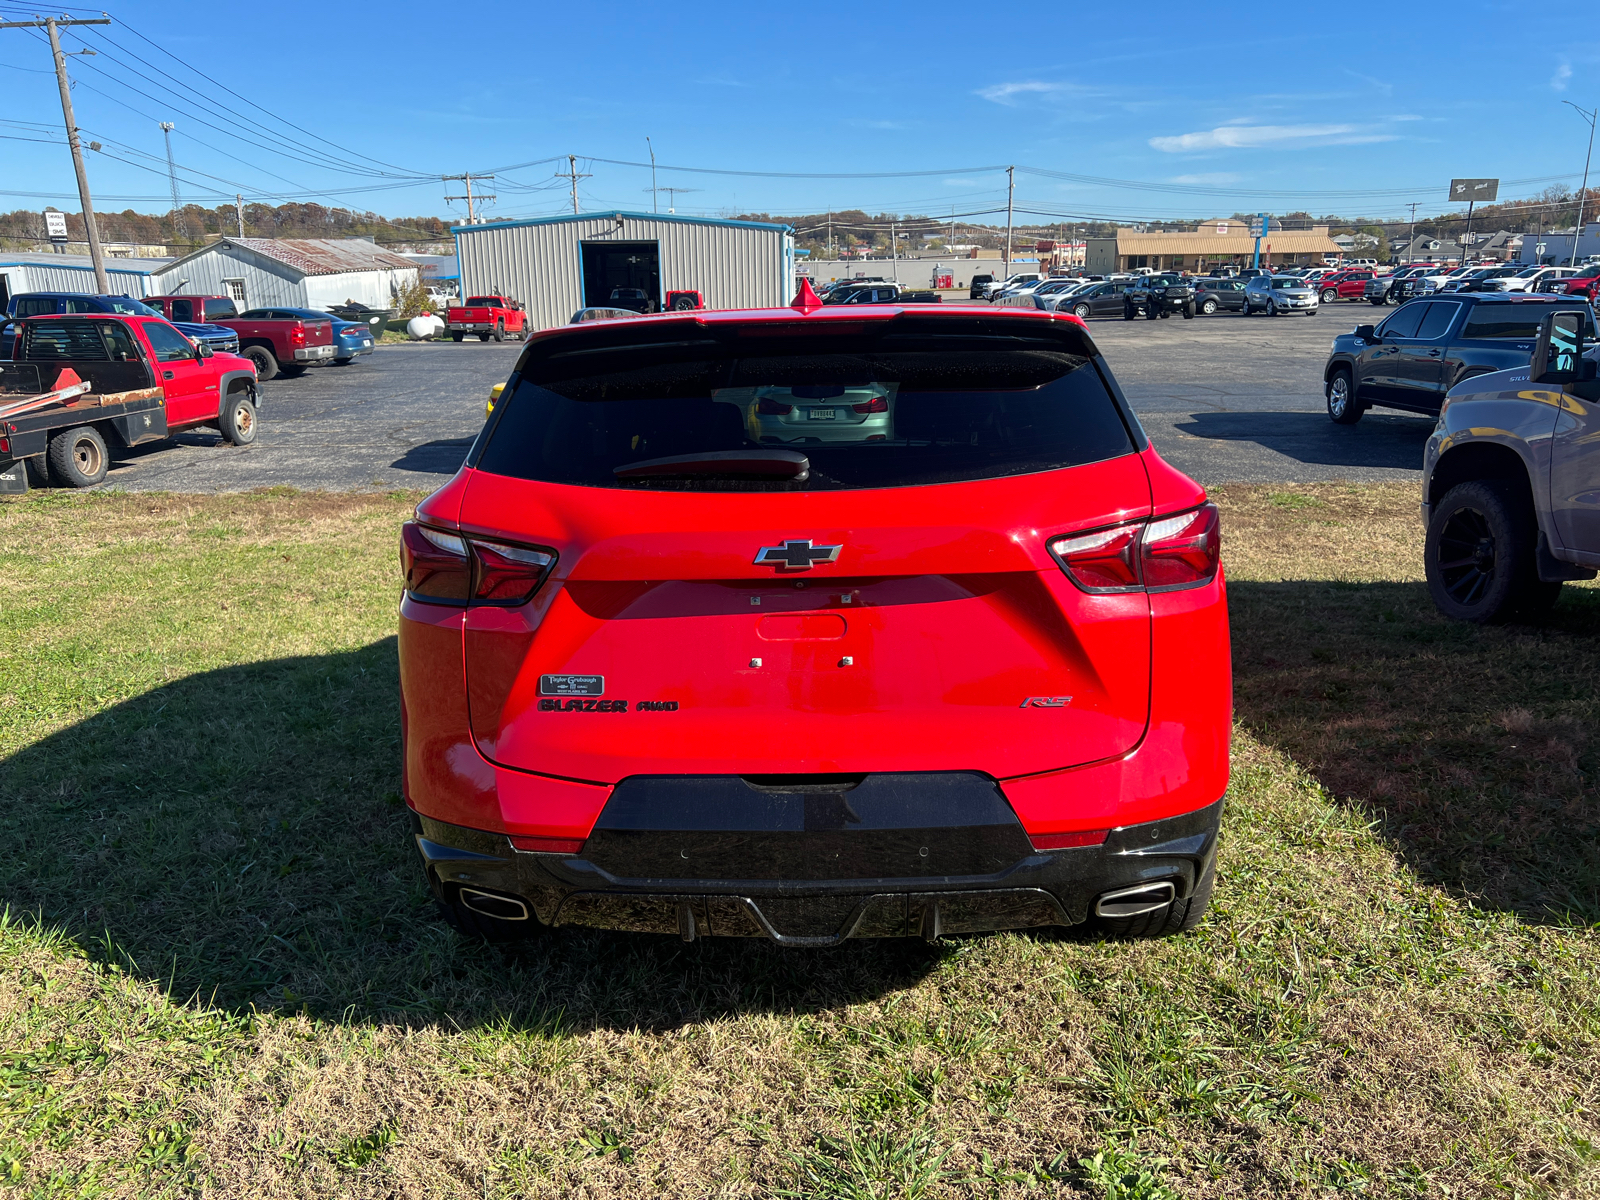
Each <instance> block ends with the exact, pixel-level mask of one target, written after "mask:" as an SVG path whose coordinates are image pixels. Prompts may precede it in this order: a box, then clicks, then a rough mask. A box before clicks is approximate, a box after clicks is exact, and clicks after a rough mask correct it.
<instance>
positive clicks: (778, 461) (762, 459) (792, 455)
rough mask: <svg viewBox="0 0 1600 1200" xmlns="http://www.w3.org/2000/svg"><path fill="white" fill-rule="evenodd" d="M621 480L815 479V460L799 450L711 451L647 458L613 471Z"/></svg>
mask: <svg viewBox="0 0 1600 1200" xmlns="http://www.w3.org/2000/svg"><path fill="white" fill-rule="evenodd" d="M611 473H612V474H613V475H615V476H616V477H617V478H618V479H670V478H682V477H684V476H703V475H715V476H719V477H721V478H725V479H793V480H794V481H795V482H797V483H804V482H805V481H806V480H807V479H809V478H810V477H811V460H810V459H809V458H807V457H806V456H805V455H804V454H801V453H800V452H799V451H798V450H710V451H707V452H706V453H704V454H675V455H673V456H672V457H670V458H647V459H644V460H643V461H641V462H635V463H625V464H624V465H622V466H620V467H613V468H611Z"/></svg>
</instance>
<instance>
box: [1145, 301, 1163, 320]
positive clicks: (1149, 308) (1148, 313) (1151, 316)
mask: <svg viewBox="0 0 1600 1200" xmlns="http://www.w3.org/2000/svg"><path fill="white" fill-rule="evenodd" d="M1165 315H1166V314H1165V313H1161V312H1157V311H1156V306H1155V305H1154V304H1150V305H1146V306H1145V310H1144V319H1145V320H1146V321H1156V320H1160V318H1161V317H1163V316H1165Z"/></svg>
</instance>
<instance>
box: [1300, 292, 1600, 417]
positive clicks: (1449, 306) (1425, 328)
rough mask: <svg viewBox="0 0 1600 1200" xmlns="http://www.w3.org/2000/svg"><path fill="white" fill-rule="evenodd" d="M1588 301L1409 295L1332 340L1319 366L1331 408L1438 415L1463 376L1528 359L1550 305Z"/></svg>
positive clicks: (1577, 305) (1352, 413)
mask: <svg viewBox="0 0 1600 1200" xmlns="http://www.w3.org/2000/svg"><path fill="white" fill-rule="evenodd" d="M1559 309H1575V310H1580V311H1582V312H1583V313H1585V314H1587V315H1586V318H1585V319H1586V320H1587V321H1588V322H1589V323H1590V325H1591V326H1592V324H1593V321H1594V317H1593V313H1592V312H1591V310H1590V308H1589V305H1588V302H1587V301H1585V300H1583V299H1582V298H1580V297H1573V298H1571V299H1567V298H1565V297H1562V296H1551V295H1544V294H1535V295H1523V294H1520V293H1513V294H1511V295H1505V294H1498V295H1497V294H1493V293H1478V292H1467V293H1462V292H1453V293H1451V294H1450V295H1449V296H1441V297H1439V298H1437V299H1421V298H1419V299H1416V300H1408V301H1406V302H1405V303H1404V304H1402V305H1401V306H1400V307H1399V308H1398V309H1397V310H1395V312H1393V313H1391V314H1390V315H1389V316H1388V317H1387V318H1386V319H1385V320H1384V321H1383V323H1382V324H1381V325H1376V326H1373V325H1357V326H1356V327H1355V328H1354V329H1353V330H1351V331H1350V332H1349V333H1342V334H1340V335H1339V336H1338V337H1336V338H1334V340H1333V352H1332V353H1331V354H1329V356H1328V361H1327V363H1326V365H1325V366H1324V367H1323V369H1322V384H1323V394H1324V395H1325V396H1326V397H1327V401H1328V416H1329V417H1330V418H1332V419H1333V421H1334V422H1335V423H1337V424H1339V425H1354V424H1355V423H1356V422H1357V421H1359V420H1360V419H1361V414H1362V413H1364V412H1366V411H1367V409H1369V408H1398V409H1401V410H1403V411H1405V412H1415V413H1424V414H1426V415H1428V416H1438V414H1439V410H1440V408H1441V407H1442V406H1443V404H1444V397H1445V393H1446V392H1448V391H1449V390H1450V389H1451V388H1453V387H1455V386H1456V384H1458V383H1460V382H1461V381H1462V380H1465V379H1471V378H1473V377H1474V376H1477V375H1487V374H1489V373H1490V372H1492V371H1505V370H1510V369H1511V368H1513V367H1525V366H1527V365H1528V361H1529V359H1530V358H1531V357H1532V356H1533V348H1534V343H1535V342H1536V341H1537V340H1538V336H1539V323H1540V321H1541V320H1543V319H1544V316H1545V314H1546V313H1549V312H1551V311H1554V310H1559Z"/></svg>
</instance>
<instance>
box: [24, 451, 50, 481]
mask: <svg viewBox="0 0 1600 1200" xmlns="http://www.w3.org/2000/svg"><path fill="white" fill-rule="evenodd" d="M22 461H23V464H24V465H25V467H26V468H27V472H28V486H29V487H31V488H47V487H49V486H50V463H49V461H48V460H47V459H46V458H45V456H44V455H43V454H30V455H28V457H27V458H25V459H23V460H22Z"/></svg>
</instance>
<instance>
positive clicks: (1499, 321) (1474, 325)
mask: <svg viewBox="0 0 1600 1200" xmlns="http://www.w3.org/2000/svg"><path fill="white" fill-rule="evenodd" d="M1573 307H1574V310H1575V311H1582V312H1583V313H1584V314H1585V316H1586V318H1587V320H1586V321H1585V324H1586V325H1587V326H1588V328H1586V329H1585V330H1584V333H1583V336H1584V337H1585V338H1587V339H1589V340H1591V341H1592V340H1593V339H1594V336H1595V331H1594V316H1593V314H1591V313H1590V312H1589V309H1588V307H1587V306H1585V307H1584V308H1582V309H1581V310H1579V309H1577V306H1573ZM1551 309H1560V310H1562V311H1566V307H1565V306H1564V305H1559V304H1479V305H1476V306H1475V307H1474V308H1473V310H1472V311H1471V312H1470V313H1468V314H1467V327H1466V328H1465V329H1463V330H1462V331H1461V336H1462V337H1468V338H1509V339H1515V340H1520V341H1525V342H1526V341H1532V340H1533V339H1534V338H1536V337H1538V336H1539V322H1540V321H1542V320H1544V317H1545V314H1546V313H1548V312H1549V311H1550V310H1551Z"/></svg>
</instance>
